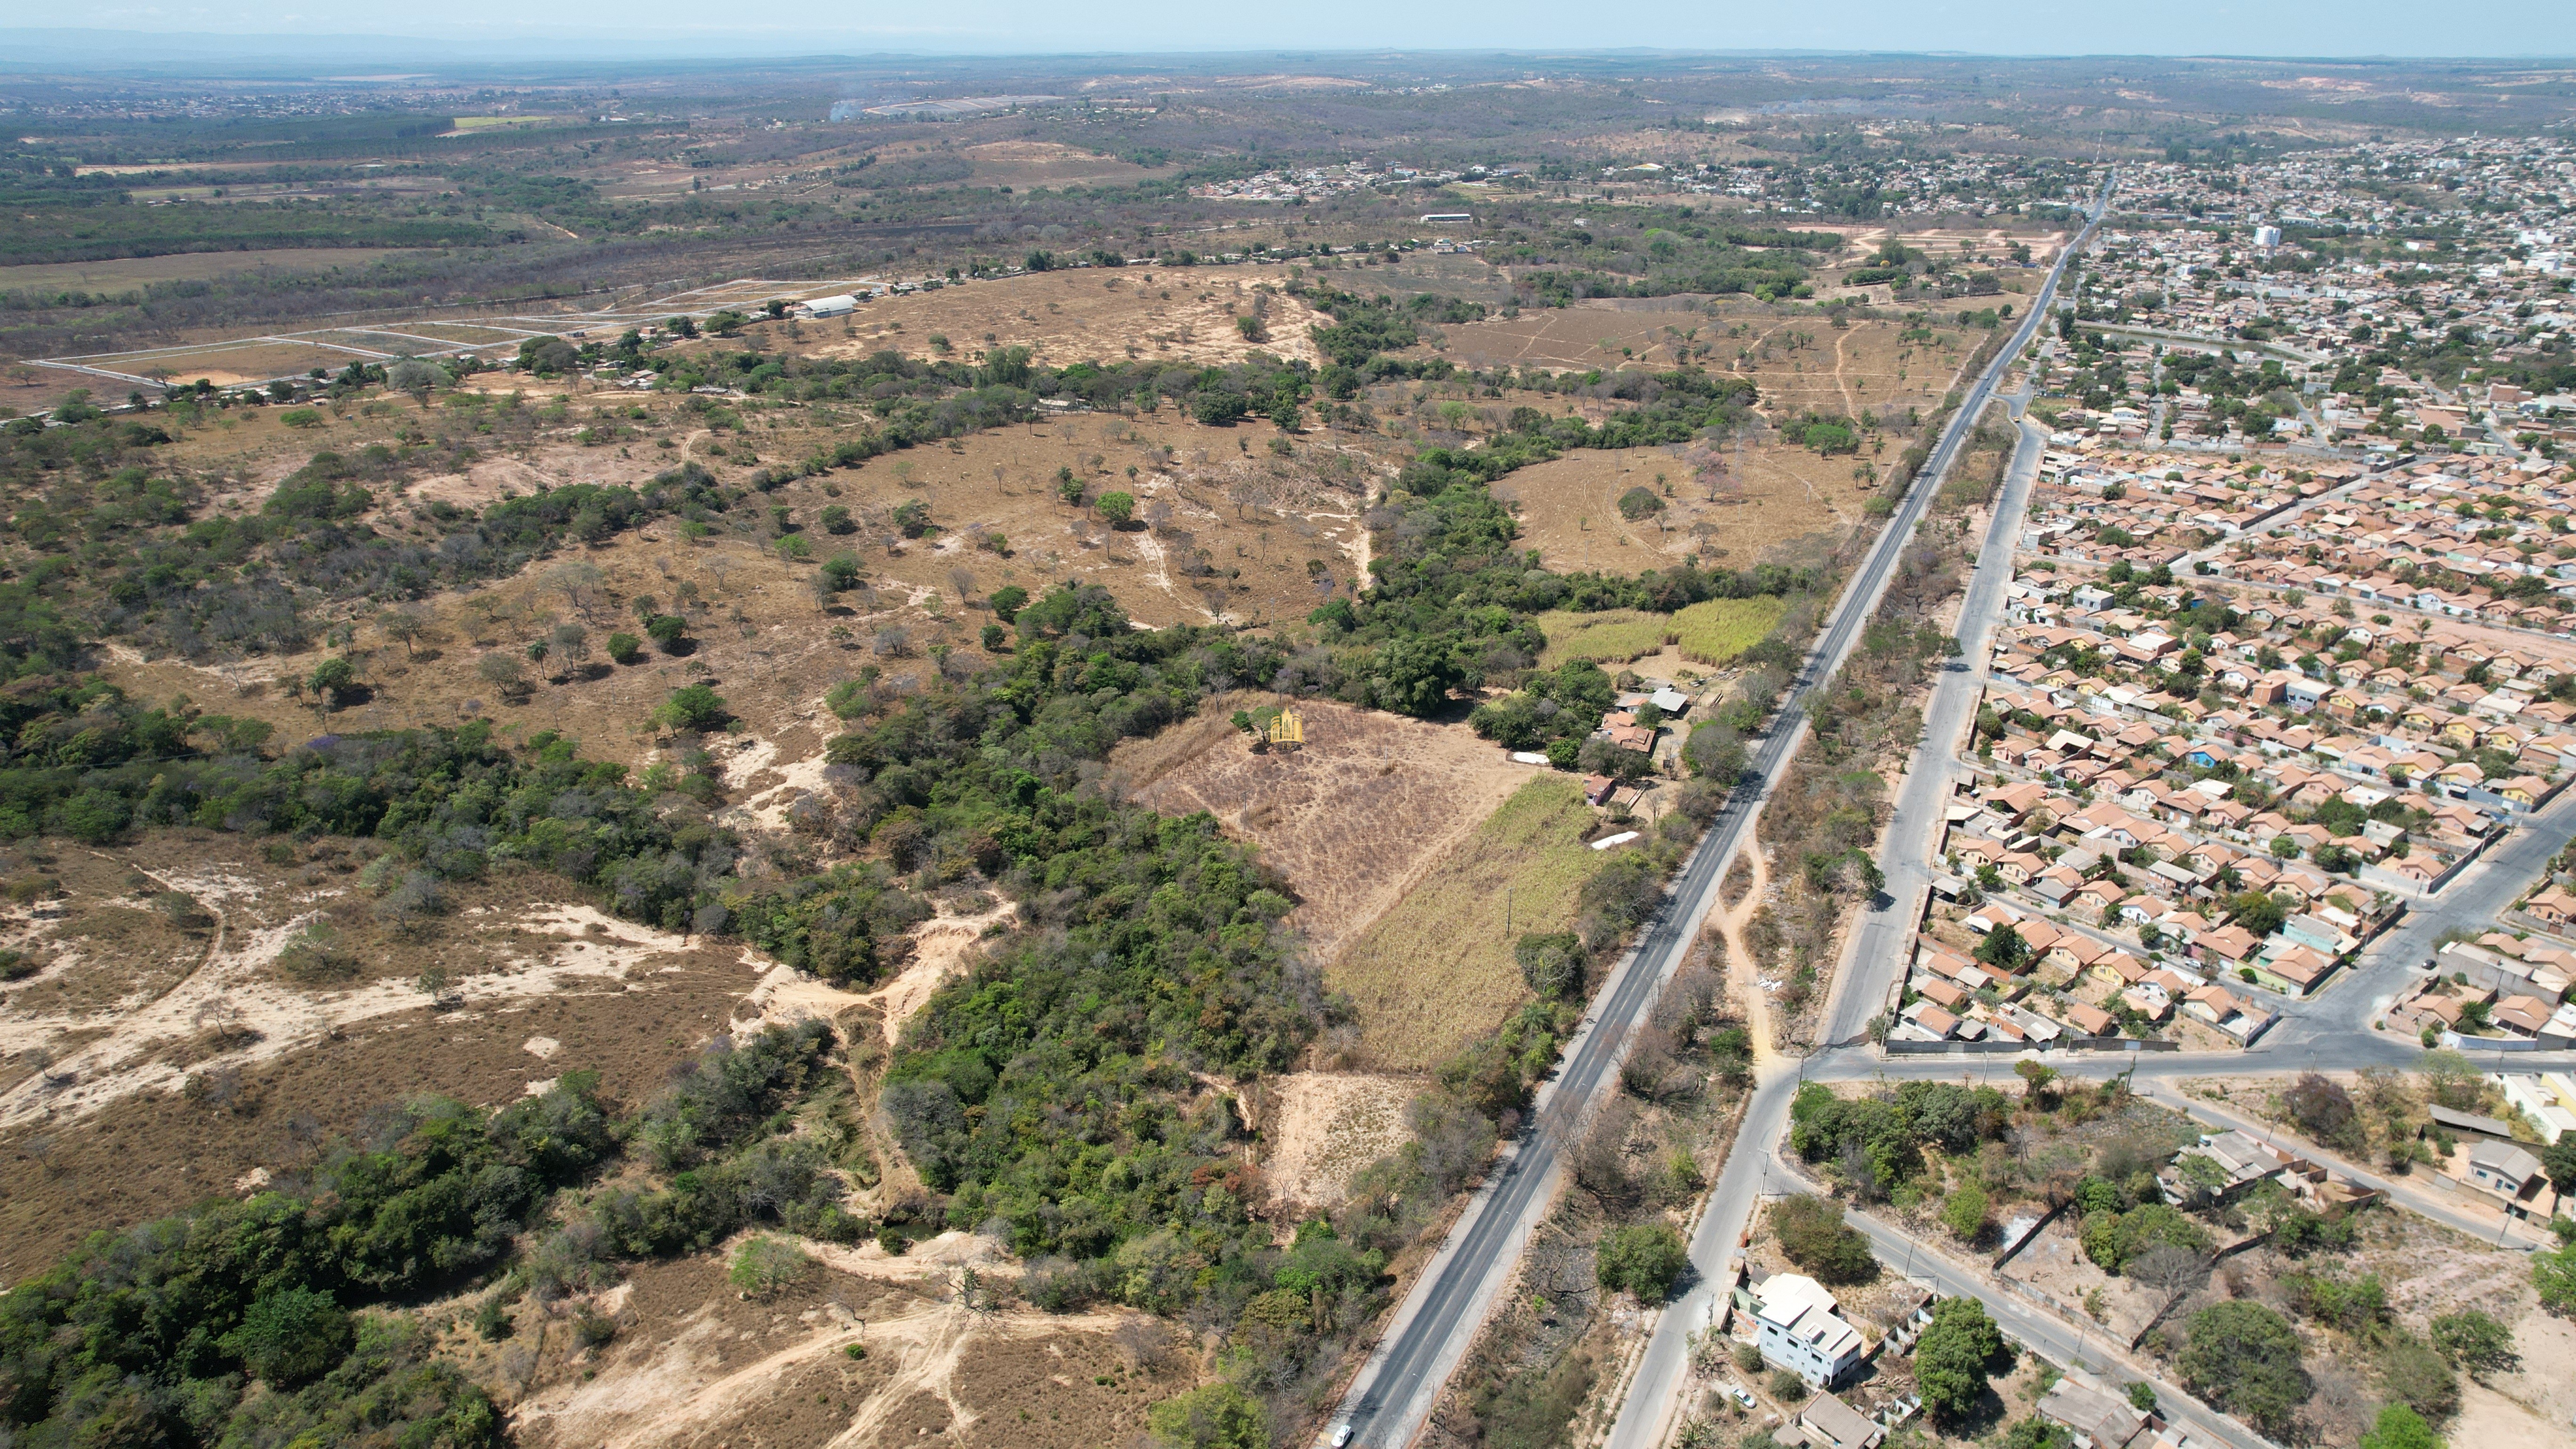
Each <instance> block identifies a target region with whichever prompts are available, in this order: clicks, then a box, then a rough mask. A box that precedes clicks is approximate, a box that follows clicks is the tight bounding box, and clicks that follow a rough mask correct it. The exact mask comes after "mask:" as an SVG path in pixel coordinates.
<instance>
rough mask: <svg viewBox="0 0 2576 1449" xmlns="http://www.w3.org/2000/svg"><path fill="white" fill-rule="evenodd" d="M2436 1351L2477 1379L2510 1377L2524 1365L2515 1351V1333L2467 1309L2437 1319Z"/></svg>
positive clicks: (2491, 1316)
mask: <svg viewBox="0 0 2576 1449" xmlns="http://www.w3.org/2000/svg"><path fill="white" fill-rule="evenodd" d="M2433 1347H2434V1348H2436V1349H2438V1350H2440V1352H2441V1354H2442V1356H2443V1357H2444V1358H2447V1359H2449V1360H2450V1361H2451V1362H2452V1363H2453V1364H2454V1365H2456V1366H2457V1367H2459V1368H2460V1369H2462V1370H2464V1371H2466V1372H2467V1373H2468V1374H2469V1376H2470V1377H2472V1378H2477V1379H2484V1378H2485V1377H2486V1376H2487V1375H2489V1374H2499V1373H2511V1372H2512V1371H2513V1369H2514V1366H2515V1365H2516V1364H2519V1363H2520V1362H2521V1361H2522V1360H2521V1357H2520V1355H2518V1354H2516V1353H2515V1352H2514V1349H2513V1330H2512V1329H2510V1328H2507V1327H2505V1326H2504V1325H2503V1324H2502V1323H2499V1322H2497V1321H2496V1320H2495V1318H2494V1316H2493V1315H2491V1314H2489V1313H2487V1312H2486V1311H2484V1310H2483V1309H2477V1308H2464V1309H2462V1310H2460V1311H2459V1312H2457V1313H2446V1314H2443V1315H2442V1316H2441V1317H2439V1318H2436V1319H2434V1320H2433Z"/></svg>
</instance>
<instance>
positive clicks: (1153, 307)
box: [806, 266, 1333, 367]
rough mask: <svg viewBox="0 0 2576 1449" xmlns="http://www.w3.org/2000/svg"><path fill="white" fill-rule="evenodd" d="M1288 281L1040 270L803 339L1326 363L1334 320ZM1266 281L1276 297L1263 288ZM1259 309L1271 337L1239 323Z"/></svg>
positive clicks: (869, 311)
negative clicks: (1326, 328)
mask: <svg viewBox="0 0 2576 1449" xmlns="http://www.w3.org/2000/svg"><path fill="white" fill-rule="evenodd" d="M1287 280H1288V276H1287V273H1286V272H1285V271H1283V270H1282V269H1280V268H1277V267H1255V266H1239V267H1126V268H1120V269H1115V270H1104V269H1098V268H1086V269H1084V270H1081V271H1062V272H1035V273H1031V274H1029V275H1026V276H1019V277H1004V278H1000V279H997V280H994V281H987V282H970V283H968V284H966V285H964V286H957V287H942V288H941V289H939V290H938V291H936V292H915V293H911V294H909V295H906V296H901V297H886V298H883V299H880V300H878V301H875V302H871V303H869V304H868V305H866V306H865V307H862V308H860V309H859V311H858V312H857V313H856V314H855V315H853V316H851V317H848V318H844V319H841V320H839V321H835V322H824V323H817V324H813V325H810V326H808V327H807V328H806V336H807V337H808V339H809V340H811V342H819V345H817V346H815V347H814V350H816V351H820V352H823V353H826V354H832V353H843V354H850V353H864V352H873V351H875V350H876V349H878V348H880V347H892V348H894V349H896V350H898V351H901V352H907V353H911V354H913V355H915V356H921V355H924V354H926V353H928V352H929V351H930V350H931V344H930V342H929V338H930V336H931V334H933V333H938V334H940V335H942V336H944V337H946V338H948V340H949V344H950V346H951V347H952V348H954V349H955V354H956V355H957V356H959V357H964V358H969V359H971V358H972V357H973V356H974V355H975V354H977V353H979V352H982V351H985V350H987V349H990V348H996V347H1012V346H1019V347H1026V348H1028V349H1029V350H1030V352H1031V354H1032V355H1033V356H1035V358H1036V359H1037V360H1038V361H1039V362H1041V363H1045V364H1047V365H1050V366H1058V367H1060V366H1064V365H1067V364H1070V363H1075V362H1083V361H1096V362H1117V361H1122V360H1125V359H1129V358H1137V359H1151V360H1154V361H1158V362H1193V363H1218V364H1223V363H1228V362H1238V361H1241V360H1242V359H1243V357H1244V356H1245V355H1246V354H1248V353H1251V352H1254V351H1263V352H1268V353H1271V354H1273V355H1274V356H1278V357H1283V358H1287V359H1290V360H1292V361H1293V360H1297V359H1300V358H1302V359H1304V360H1306V361H1309V362H1313V361H1317V360H1318V358H1317V354H1316V352H1315V344H1314V340H1313V339H1312V338H1311V337H1310V336H1309V335H1308V329H1309V328H1311V327H1314V326H1317V325H1329V324H1330V323H1331V322H1332V320H1333V319H1331V318H1330V317H1327V316H1325V315H1324V314H1322V313H1320V312H1317V311H1315V310H1314V309H1313V308H1311V307H1308V306H1307V305H1306V304H1305V303H1303V302H1300V301H1298V300H1297V299H1296V298H1294V297H1290V296H1288V295H1287V294H1286V293H1284V292H1278V291H1277V289H1278V288H1280V287H1282V286H1284V285H1285V284H1286V282H1287ZM1264 285H1266V286H1268V287H1270V288H1272V289H1273V291H1274V293H1275V295H1264V294H1262V293H1260V292H1257V291H1256V290H1254V289H1255V288H1256V287H1257V286H1264ZM1256 308H1266V312H1265V313H1264V316H1265V325H1266V326H1267V327H1268V328H1269V333H1270V340H1268V341H1267V342H1260V343H1254V342H1247V341H1245V340H1244V338H1243V335H1242V333H1240V332H1239V331H1237V330H1236V327H1235V321H1234V319H1235V318H1236V317H1238V316H1243V315H1246V314H1249V313H1252V312H1254V311H1255V310H1256ZM835 337H839V338H842V339H845V340H843V341H839V342H834V341H831V340H830V339H832V338H835ZM809 345H810V343H809Z"/></svg>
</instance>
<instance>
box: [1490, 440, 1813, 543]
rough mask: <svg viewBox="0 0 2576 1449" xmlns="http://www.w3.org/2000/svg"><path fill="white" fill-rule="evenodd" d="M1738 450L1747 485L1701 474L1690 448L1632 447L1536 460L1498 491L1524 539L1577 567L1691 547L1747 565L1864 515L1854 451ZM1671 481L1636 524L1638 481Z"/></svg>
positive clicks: (1734, 461)
mask: <svg viewBox="0 0 2576 1449" xmlns="http://www.w3.org/2000/svg"><path fill="white" fill-rule="evenodd" d="M1729 458H1730V461H1729V472H1728V475H1727V476H1728V477H1729V479H1731V480H1736V481H1739V482H1740V483H1741V487H1740V488H1727V487H1720V488H1717V489H1714V490H1712V489H1711V488H1709V487H1707V486H1705V485H1703V484H1700V483H1697V482H1695V481H1694V477H1693V474H1694V469H1693V460H1691V459H1690V458H1688V457H1686V456H1685V455H1684V450H1682V449H1680V448H1623V449H1616V450H1585V451H1582V452H1576V453H1568V454H1566V455H1565V456H1564V457H1561V458H1556V459H1552V460H1550V461H1548V462H1545V463H1537V464H1533V465H1531V466H1529V467H1527V468H1523V469H1520V470H1519V471H1518V472H1515V473H1512V474H1510V475H1508V476H1506V477H1504V478H1503V479H1502V480H1501V481H1499V482H1497V483H1496V484H1495V485H1494V494H1495V496H1496V497H1498V498H1501V499H1502V500H1503V501H1504V502H1505V503H1507V504H1510V505H1511V507H1512V509H1513V511H1514V513H1516V514H1517V515H1518V516H1519V518H1520V525H1521V542H1522V545H1523V546H1524V547H1528V548H1534V549H1537V550H1538V551H1539V556H1540V557H1541V558H1542V559H1544V560H1545V561H1546V563H1547V566H1548V567H1549V568H1552V569H1556V570H1559V571H1561V572H1569V573H1572V572H1582V571H1585V570H1595V569H1597V570H1599V571H1601V572H1604V573H1613V574H1634V573H1642V572H1644V571H1645V570H1647V569H1650V568H1662V567H1664V566H1666V565H1668V564H1671V563H1674V562H1676V561H1678V560H1680V559H1681V558H1683V557H1684V556H1686V555H1689V554H1697V555H1699V556H1700V558H1701V559H1702V560H1703V561H1705V562H1710V563H1717V562H1723V563H1724V564H1726V566H1728V567H1730V568H1736V567H1742V566H1745V565H1749V564H1753V563H1758V562H1761V561H1763V560H1764V559H1766V558H1770V557H1772V556H1774V554H1775V553H1777V552H1780V551H1782V550H1784V549H1787V548H1789V547H1790V546H1791V545H1793V544H1794V543H1796V542H1797V541H1798V540H1801V539H1804V538H1806V537H1807V536H1809V535H1812V534H1820V533H1827V534H1835V535H1839V534H1840V533H1841V532H1843V531H1844V530H1847V529H1849V528H1851V527H1853V526H1855V525H1857V524H1858V523H1859V522H1860V505H1861V503H1862V501H1863V500H1862V498H1861V496H1860V494H1858V493H1856V492H1854V491H1853V483H1852V479H1851V469H1852V464H1851V461H1850V460H1849V459H1833V460H1827V459H1824V458H1820V457H1818V456H1817V455H1816V454H1814V453H1811V452H1808V451H1806V450H1805V449H1790V448H1780V447H1776V446H1772V447H1765V446H1761V445H1754V446H1750V447H1747V448H1745V449H1743V450H1742V451H1741V452H1735V453H1730V455H1729ZM1659 474H1660V475H1662V479H1663V481H1662V482H1661V483H1658V482H1657V481H1656V478H1657V475H1659ZM1835 474H1839V475H1840V482H1839V483H1838V484H1837V483H1836V482H1835V481H1834V475H1835ZM1820 475H1821V476H1820ZM1667 487H1669V488H1670V489H1671V490H1672V491H1671V494H1670V495H1669V496H1668V497H1665V499H1664V507H1663V510H1662V511H1661V512H1658V513H1653V514H1650V515H1648V516H1646V517H1645V518H1642V519H1640V520H1638V521H1636V522H1634V523H1631V522H1629V521H1628V520H1627V519H1624V518H1622V517H1620V515H1619V498H1620V496H1621V495H1622V494H1624V493H1626V492H1627V491H1628V490H1629V489H1631V488H1645V489H1647V490H1648V491H1650V492H1653V493H1657V494H1662V493H1663V492H1664V490H1665V489H1666V488H1667ZM1712 492H1714V493H1715V495H1716V496H1715V497H1714V498H1713V499H1712V497H1711V496H1710V495H1711V493H1712Z"/></svg>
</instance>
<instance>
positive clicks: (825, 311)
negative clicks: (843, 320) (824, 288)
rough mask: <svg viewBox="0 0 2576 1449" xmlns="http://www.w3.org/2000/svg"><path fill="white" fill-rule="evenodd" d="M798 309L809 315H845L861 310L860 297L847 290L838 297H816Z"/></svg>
mask: <svg viewBox="0 0 2576 1449" xmlns="http://www.w3.org/2000/svg"><path fill="white" fill-rule="evenodd" d="M798 310H799V311H802V312H803V313H804V314H805V315H806V316H808V317H844V316H847V315H849V314H850V313H852V312H855V311H857V310H859V299H858V298H856V297H853V296H851V295H850V294H848V293H847V292H844V293H842V294H841V295H840V296H837V297H816V298H814V299H813V300H812V301H809V302H806V303H805V304H803V305H802V306H801V307H800V308H799V309H798Z"/></svg>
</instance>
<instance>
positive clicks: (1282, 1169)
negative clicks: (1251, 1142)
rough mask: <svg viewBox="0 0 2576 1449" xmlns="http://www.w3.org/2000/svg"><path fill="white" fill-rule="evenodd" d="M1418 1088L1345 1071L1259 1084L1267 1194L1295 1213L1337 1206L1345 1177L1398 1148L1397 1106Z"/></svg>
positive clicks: (1410, 1082) (1403, 1133)
mask: <svg viewBox="0 0 2576 1449" xmlns="http://www.w3.org/2000/svg"><path fill="white" fill-rule="evenodd" d="M1420 1089H1421V1083H1420V1082H1418V1081H1416V1080H1415V1079H1413V1078H1410V1077H1395V1076H1370V1075H1366V1074H1362V1073H1347V1072H1297V1073H1294V1074H1292V1075H1289V1076H1284V1077H1278V1078H1275V1079H1273V1080H1271V1081H1269V1082H1267V1083H1264V1084H1263V1086H1262V1089H1261V1116H1260V1120H1259V1121H1258V1122H1257V1123H1256V1124H1255V1125H1257V1126H1258V1127H1259V1128H1260V1129H1261V1143H1262V1150H1263V1157H1262V1162H1261V1170H1262V1175H1263V1177H1264V1178H1266V1179H1267V1180H1268V1182H1269V1184H1270V1191H1271V1193H1272V1195H1273V1197H1274V1198H1275V1199H1276V1200H1277V1201H1278V1202H1280V1203H1282V1204H1285V1205H1289V1206H1291V1207H1295V1208H1322V1209H1326V1210H1330V1209H1332V1208H1337V1207H1340V1206H1341V1205H1342V1200H1343V1199H1344V1198H1345V1197H1347V1196H1348V1195H1349V1192H1350V1182H1351V1178H1352V1176H1353V1175H1355V1174H1356V1173H1358V1172H1359V1170H1360V1169H1361V1168H1363V1167H1366V1166H1368V1165H1369V1164H1370V1163H1372V1162H1375V1161H1377V1160H1378V1159H1379V1158H1381V1157H1384V1156H1386V1155H1387V1154H1389V1153H1391V1152H1395V1151H1397V1150H1399V1149H1401V1148H1402V1147H1403V1146H1404V1144H1405V1141H1406V1137H1407V1128H1406V1126H1405V1121H1404V1108H1405V1103H1407V1102H1408V1101H1410V1100H1412V1098H1413V1097H1414V1095H1415V1094H1416V1093H1417V1092H1418V1091H1419V1090H1420Z"/></svg>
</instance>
